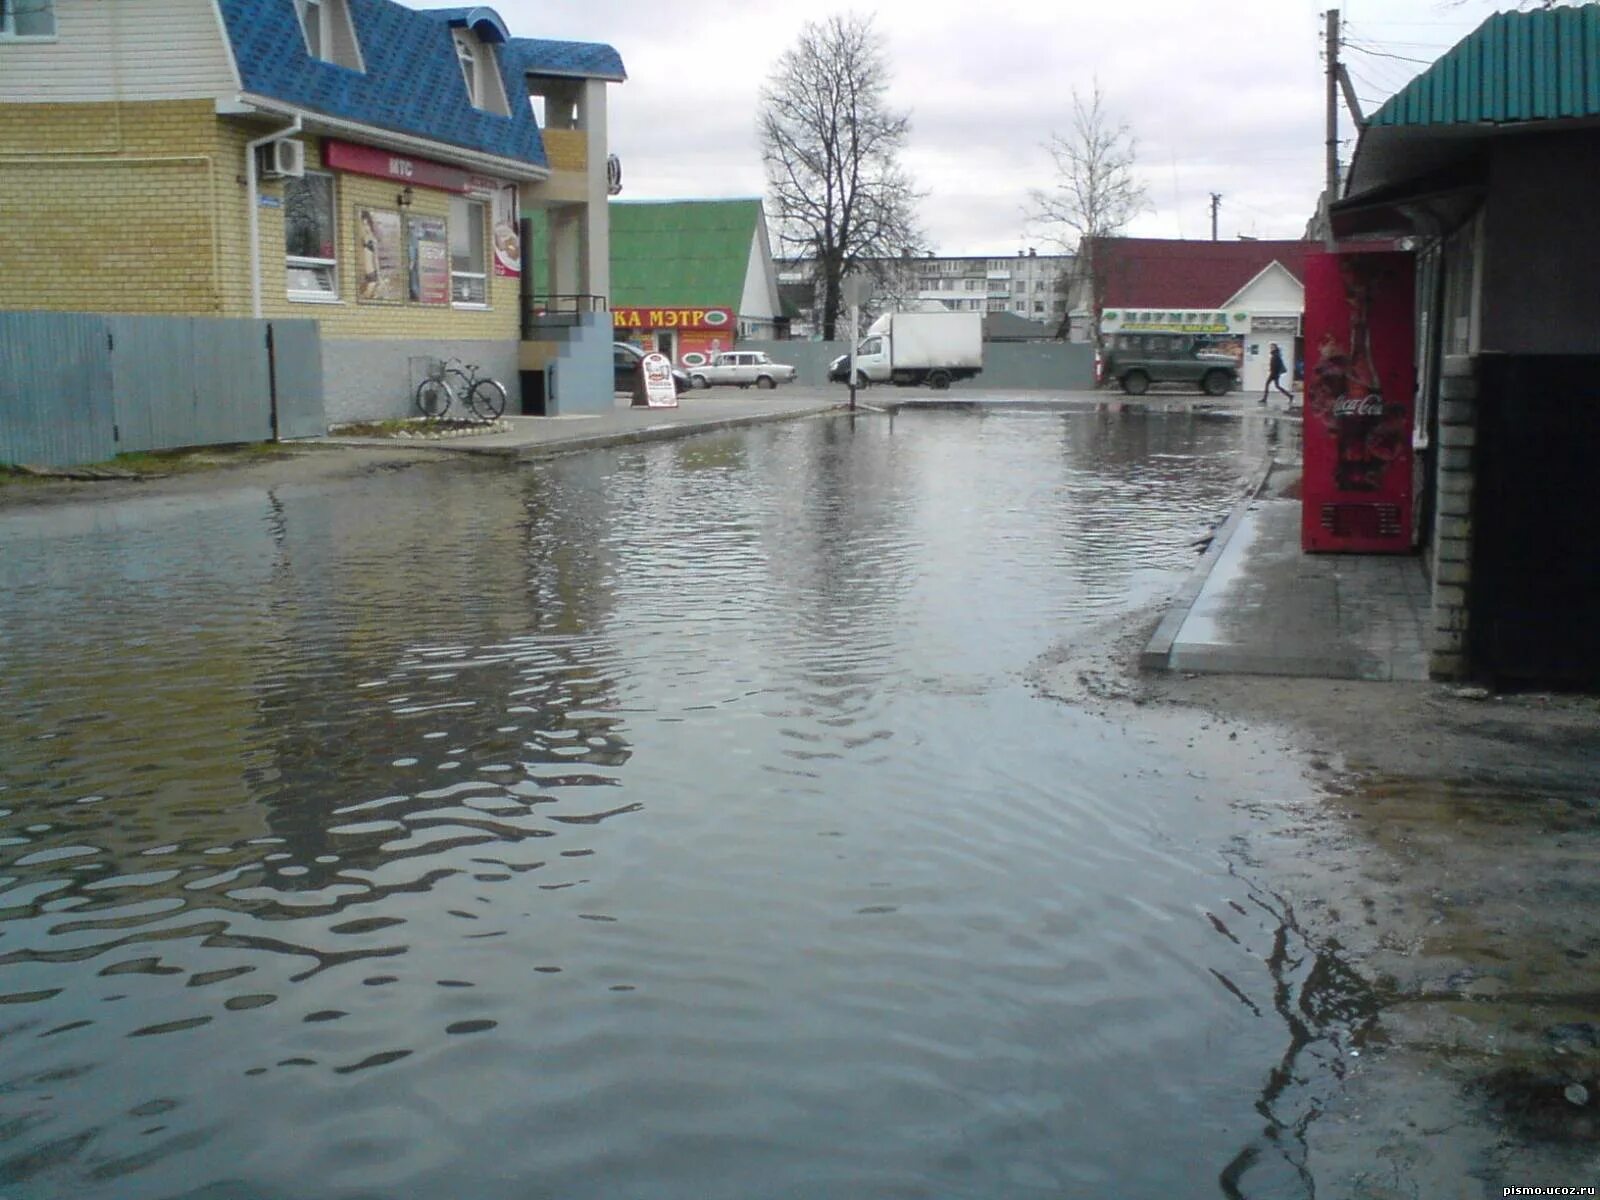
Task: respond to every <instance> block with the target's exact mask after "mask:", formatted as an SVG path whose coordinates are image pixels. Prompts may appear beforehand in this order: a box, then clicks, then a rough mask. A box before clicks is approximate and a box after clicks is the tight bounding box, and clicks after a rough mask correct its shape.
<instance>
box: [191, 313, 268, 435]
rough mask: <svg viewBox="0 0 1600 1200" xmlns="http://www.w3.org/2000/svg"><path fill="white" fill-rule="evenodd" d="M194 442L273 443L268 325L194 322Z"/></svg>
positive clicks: (203, 319) (214, 319) (221, 319)
mask: <svg viewBox="0 0 1600 1200" xmlns="http://www.w3.org/2000/svg"><path fill="white" fill-rule="evenodd" d="M191 361H192V362H193V364H194V395H195V405H194V431H195V432H194V437H193V438H192V440H191V441H189V442H188V443H187V444H188V445H191V446H219V445H224V444H226V443H229V442H265V441H270V440H271V438H272V386H271V379H270V376H269V373H268V367H267V323H266V322H265V321H244V320H229V319H227V318H225V317H196V318H194V357H193V359H192V360H191Z"/></svg>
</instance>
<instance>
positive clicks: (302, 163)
mask: <svg viewBox="0 0 1600 1200" xmlns="http://www.w3.org/2000/svg"><path fill="white" fill-rule="evenodd" d="M257 153H258V154H259V155H260V156H261V161H260V166H261V174H262V175H263V176H264V177H265V178H267V179H299V178H300V177H301V176H302V175H304V174H305V173H306V147H305V143H304V142H297V141H294V140H293V139H291V138H280V139H279V140H278V141H275V142H268V143H267V144H266V145H265V146H262V147H260V149H259V150H257Z"/></svg>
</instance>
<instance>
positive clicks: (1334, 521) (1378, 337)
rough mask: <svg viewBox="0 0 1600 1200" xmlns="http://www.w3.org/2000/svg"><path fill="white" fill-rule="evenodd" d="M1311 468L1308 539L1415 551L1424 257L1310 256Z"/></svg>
mask: <svg viewBox="0 0 1600 1200" xmlns="http://www.w3.org/2000/svg"><path fill="white" fill-rule="evenodd" d="M1305 284H1306V324H1305V424H1304V427H1303V430H1304V443H1305V473H1304V477H1303V479H1302V482H1301V496H1302V500H1301V505H1302V507H1301V517H1300V546H1301V548H1302V549H1304V550H1322V551H1336V552H1343V553H1347V554H1350V553H1354V554H1375V553H1378V554H1381V553H1404V552H1408V551H1410V550H1411V548H1412V546H1411V504H1412V495H1411V489H1412V482H1411V418H1412V407H1413V405H1414V403H1415V401H1416V378H1417V373H1416V366H1415V353H1414V351H1415V346H1414V341H1415V337H1414V333H1413V330H1414V328H1415V326H1414V321H1415V316H1414V312H1413V297H1414V293H1415V259H1414V258H1413V256H1412V255H1411V254H1410V253H1408V252H1400V251H1393V250H1387V249H1384V250H1349V249H1345V250H1339V251H1335V252H1331V253H1324V252H1312V253H1311V254H1308V255H1307V256H1306V279H1305Z"/></svg>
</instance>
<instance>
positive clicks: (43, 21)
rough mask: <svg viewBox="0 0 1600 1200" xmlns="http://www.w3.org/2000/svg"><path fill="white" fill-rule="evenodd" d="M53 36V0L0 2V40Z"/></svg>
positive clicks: (54, 4) (54, 25)
mask: <svg viewBox="0 0 1600 1200" xmlns="http://www.w3.org/2000/svg"><path fill="white" fill-rule="evenodd" d="M55 35H56V2H55V0H0V38H34V37H36V38H51V37H55Z"/></svg>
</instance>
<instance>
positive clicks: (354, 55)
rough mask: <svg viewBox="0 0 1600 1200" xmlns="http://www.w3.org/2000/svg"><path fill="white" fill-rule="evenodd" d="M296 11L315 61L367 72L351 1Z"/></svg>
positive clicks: (300, 3) (299, 1) (309, 3)
mask: <svg viewBox="0 0 1600 1200" xmlns="http://www.w3.org/2000/svg"><path fill="white" fill-rule="evenodd" d="M0 2H3V0H0ZM294 11H295V13H296V15H298V16H299V18H300V32H301V33H303V34H304V35H305V39H306V51H307V52H308V53H309V54H310V55H311V57H312V58H316V59H321V60H322V61H323V62H329V63H333V64H335V65H336V66H340V67H348V68H350V70H352V71H361V70H365V67H364V66H363V64H362V62H361V49H360V47H359V46H358V45H357V44H356V30H355V26H354V25H353V24H351V22H350V9H349V7H348V0H294Z"/></svg>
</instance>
